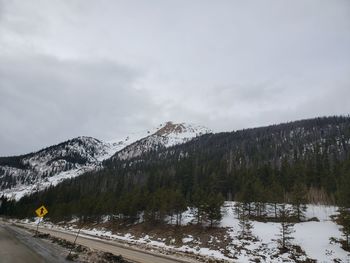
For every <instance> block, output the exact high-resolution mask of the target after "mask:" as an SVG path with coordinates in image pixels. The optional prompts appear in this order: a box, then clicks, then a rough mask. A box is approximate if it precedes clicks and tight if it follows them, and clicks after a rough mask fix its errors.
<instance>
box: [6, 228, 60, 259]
mask: <svg viewBox="0 0 350 263" xmlns="http://www.w3.org/2000/svg"><path fill="white" fill-rule="evenodd" d="M41 262H50V263H51V262H52V263H61V262H62V263H63V262H66V260H65V259H64V255H63V254H62V251H59V250H58V249H57V248H55V247H54V246H52V245H51V244H50V243H48V242H45V241H43V240H41V239H38V238H34V237H33V236H32V234H30V233H28V232H27V231H24V230H22V229H19V228H17V227H13V226H10V225H7V224H2V223H1V222H0V263H41Z"/></svg>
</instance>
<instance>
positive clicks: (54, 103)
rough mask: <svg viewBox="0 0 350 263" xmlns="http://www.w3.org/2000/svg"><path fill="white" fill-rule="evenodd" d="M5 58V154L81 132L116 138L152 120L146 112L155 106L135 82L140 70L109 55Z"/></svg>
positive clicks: (0, 73) (1, 107)
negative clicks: (80, 58)
mask: <svg viewBox="0 0 350 263" xmlns="http://www.w3.org/2000/svg"><path fill="white" fill-rule="evenodd" d="M0 59H1V61H2V63H0V79H1V89H0V98H1V104H0V119H1V120H2V123H3V125H2V132H1V134H0V141H1V145H2V147H1V148H2V149H1V150H2V151H3V152H2V154H6V153H16V152H17V149H16V148H17V147H18V148H22V149H26V150H34V147H36V148H37V147H42V146H45V145H48V144H52V143H55V142H56V143H57V142H59V141H60V140H65V139H67V138H70V137H72V136H79V135H91V136H96V137H98V138H99V137H103V138H115V137H118V136H120V135H121V134H127V132H128V131H129V129H141V128H142V127H143V126H146V125H149V126H150V125H152V123H151V122H149V120H148V119H147V115H145V113H146V114H147V113H154V112H155V107H154V106H153V105H152V103H151V101H150V97H149V94H147V92H145V91H143V90H136V89H135V88H134V87H133V85H134V83H135V82H136V81H137V79H138V77H139V76H138V72H137V71H135V70H132V69H130V68H127V67H124V66H121V65H118V64H115V63H113V62H110V61H84V62H82V61H72V60H59V59H56V58H53V57H47V56H30V57H21V58H17V59H13V58H11V57H4V56H2V57H0ZM145 109H146V112H145ZM33 142H34V144H33ZM6 145H7V146H6ZM33 146H34V147H33Z"/></svg>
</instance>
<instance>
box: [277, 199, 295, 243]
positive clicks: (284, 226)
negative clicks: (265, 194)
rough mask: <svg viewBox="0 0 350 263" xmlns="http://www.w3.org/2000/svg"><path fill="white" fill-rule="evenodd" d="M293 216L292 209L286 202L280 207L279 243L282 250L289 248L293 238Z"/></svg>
mask: <svg viewBox="0 0 350 263" xmlns="http://www.w3.org/2000/svg"><path fill="white" fill-rule="evenodd" d="M291 216H292V210H291V209H290V208H288V207H287V206H286V205H285V204H282V205H281V206H280V208H279V220H280V224H281V225H280V234H279V237H280V239H279V240H278V241H279V244H280V247H281V249H282V250H288V247H289V245H290V240H292V239H293V237H292V236H291V234H292V233H293V232H294V229H293V225H294V224H293V223H291V222H290V220H291Z"/></svg>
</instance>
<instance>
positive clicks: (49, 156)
mask: <svg viewBox="0 0 350 263" xmlns="http://www.w3.org/2000/svg"><path fill="white" fill-rule="evenodd" d="M206 132H209V130H208V129H206V128H204V127H201V126H195V125H187V124H184V123H181V124H174V123H172V122H167V123H166V124H161V125H160V126H158V127H156V128H154V129H151V130H147V131H141V132H135V133H131V134H130V135H129V136H127V137H126V138H124V139H121V140H119V139H118V140H112V141H107V142H103V141H101V140H98V139H95V138H92V137H77V138H74V139H71V140H68V141H66V142H63V143H60V144H58V145H54V146H50V147H47V148H45V149H43V150H40V151H38V152H35V153H30V154H26V155H22V156H14V157H0V196H1V195H2V194H4V195H6V196H8V197H11V198H15V199H17V200H18V199H20V198H21V197H22V196H23V195H25V194H28V193H31V192H33V191H37V190H42V189H44V188H46V187H49V186H50V185H57V184H58V183H59V182H61V181H63V180H64V179H67V178H73V177H76V176H79V175H81V174H83V173H85V172H88V171H92V170H96V169H100V168H101V167H102V162H103V161H104V160H106V159H108V158H110V157H111V156H114V155H115V154H116V153H117V154H116V156H118V157H120V158H121V159H127V158H130V157H134V156H137V155H140V154H141V153H142V152H147V151H150V150H155V149H157V148H158V147H169V146H172V145H174V144H179V143H183V142H186V141H188V140H190V139H191V138H193V137H196V136H198V135H200V134H203V133H206ZM128 146H129V147H128Z"/></svg>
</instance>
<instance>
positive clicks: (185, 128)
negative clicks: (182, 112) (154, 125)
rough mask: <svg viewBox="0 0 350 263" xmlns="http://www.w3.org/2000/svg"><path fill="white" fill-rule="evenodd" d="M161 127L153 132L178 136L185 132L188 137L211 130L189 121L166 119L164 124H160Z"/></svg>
mask: <svg viewBox="0 0 350 263" xmlns="http://www.w3.org/2000/svg"><path fill="white" fill-rule="evenodd" d="M160 127H161V128H159V129H158V130H157V131H156V132H155V133H154V134H155V135H158V136H169V135H175V136H180V135H184V136H185V137H187V136H186V134H187V135H190V134H191V135H190V136H189V137H194V136H197V135H202V134H205V133H210V132H212V131H211V130H209V129H207V128H205V127H203V126H200V125H194V124H189V123H184V122H182V123H174V122H172V121H167V122H166V123H164V124H161V125H160Z"/></svg>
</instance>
